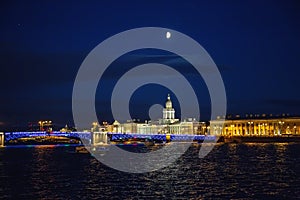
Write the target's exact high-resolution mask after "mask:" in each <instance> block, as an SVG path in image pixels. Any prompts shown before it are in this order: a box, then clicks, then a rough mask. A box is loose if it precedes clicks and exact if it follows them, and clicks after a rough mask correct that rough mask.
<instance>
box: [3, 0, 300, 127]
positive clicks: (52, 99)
mask: <svg viewBox="0 0 300 200" xmlns="http://www.w3.org/2000/svg"><path fill="white" fill-rule="evenodd" d="M84 2H85V1H78V2H77V3H76V1H43V2H41V1H6V2H5V1H1V6H0V27H1V31H0V36H1V37H0V56H1V57H0V58H1V59H0V64H1V67H0V74H1V79H0V90H1V93H0V95H1V99H0V128H1V129H6V128H8V127H17V126H25V125H26V124H27V123H28V122H30V121H34V122H37V121H38V120H40V119H45V120H48V119H50V120H52V121H54V123H55V125H56V126H57V127H60V126H64V125H65V124H66V123H68V124H72V123H73V118H72V89H73V83H74V80H75V77H76V74H77V71H78V69H79V67H80V65H81V63H82V62H83V60H84V58H85V57H86V56H87V55H88V53H89V52H90V51H91V50H92V49H93V48H94V47H95V46H97V45H98V44H99V43H100V42H102V41H104V40H105V39H106V38H108V37H110V36H112V35H114V34H117V33H119V32H122V31H125V30H128V29H132V28H138V27H149V26H154V27H164V28H170V29H174V30H177V31H180V32H182V33H184V34H187V35H188V36H190V37H192V38H193V39H195V40H196V41H197V42H198V43H200V44H201V45H202V46H203V47H204V48H205V49H206V51H207V52H208V53H209V54H210V56H211V57H212V58H213V60H214V61H215V63H216V65H217V66H218V68H219V70H220V73H221V75H222V77H223V80H224V84H225V88H226V93H227V113H232V114H238V113H239V114H247V113H253V114H256V113H257V114H262V113H273V114H279V113H290V114H291V115H298V114H300V106H299V105H300V92H299V86H300V84H299V81H300V64H299V63H300V62H299V59H300V3H299V1H297V0H295V1H207V2H204V1H199V2H198V1H90V2H89V3H88V4H87V3H84ZM175 61H177V62H175ZM145 62H160V63H166V64H169V65H171V66H174V67H175V68H176V66H177V67H178V66H181V67H183V68H184V67H185V66H187V65H188V64H187V63H183V62H182V61H180V59H177V58H176V55H169V54H168V52H161V51H153V50H148V51H147V50H140V51H137V52H132V53H130V54H129V55H127V56H124V57H122V58H120V59H118V60H117V61H116V62H115V63H114V66H111V71H108V72H107V77H108V79H109V80H108V81H107V87H106V89H107V91H100V90H99V91H98V90H97V95H96V102H97V104H96V109H97V114H98V117H99V120H100V121H102V120H108V121H111V120H112V116H111V112H110V94H111V91H109V90H111V89H112V88H113V85H114V83H115V82H116V81H117V79H118V78H119V77H120V76H121V74H120V71H121V72H122V70H123V72H126V69H127V68H126V67H128V66H131V67H132V66H134V65H137V64H141V63H145ZM114 69H115V70H114ZM116 69H122V70H120V71H119V72H118V73H116ZM187 76H189V78H190V80H191V82H193V81H194V83H195V82H197V80H195V79H197V78H195V79H194V80H193V77H194V76H193V74H191V72H190V71H189V72H188V75H187ZM195 89H196V91H197V97H198V98H199V99H201V100H200V102H201V105H200V107H201V119H203V120H205V119H207V118H208V116H209V114H210V101H209V96H208V94H207V89H206V88H205V85H204V84H203V83H201V81H200V82H199V84H198V85H197V84H196V86H195ZM168 92H170V91H168V89H167V88H163V87H161V86H158V85H152V86H151V85H148V86H144V87H142V88H140V89H139V90H138V91H136V93H135V94H134V95H133V97H132V102H131V104H130V109H131V114H132V116H133V117H134V118H140V119H146V118H148V113H147V110H148V109H149V106H151V105H152V104H155V103H159V104H163V103H164V102H165V99H166V95H167V93H168ZM149 94H152V95H151V98H150V96H149ZM153 94H155V95H153ZM153 96H154V97H153ZM174 104H175V108H178V102H177V100H176V98H175V97H174ZM179 114H180V113H178V114H177V116H178V115H179Z"/></svg>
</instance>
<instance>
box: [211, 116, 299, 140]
mask: <svg viewBox="0 0 300 200" xmlns="http://www.w3.org/2000/svg"><path fill="white" fill-rule="evenodd" d="M222 122H224V124H222ZM209 129H210V134H211V135H219V136H280V135H300V118H296V117H287V118H276V119H275V118H273V119H233V120H225V121H222V120H220V119H217V120H212V121H210V127H209Z"/></svg>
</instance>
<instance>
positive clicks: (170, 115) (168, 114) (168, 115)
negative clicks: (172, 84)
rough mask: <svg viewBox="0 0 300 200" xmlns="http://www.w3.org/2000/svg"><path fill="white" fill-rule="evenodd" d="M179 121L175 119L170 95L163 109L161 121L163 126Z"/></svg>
mask: <svg viewBox="0 0 300 200" xmlns="http://www.w3.org/2000/svg"><path fill="white" fill-rule="evenodd" d="M178 121H179V119H175V110H174V108H173V106H172V101H171V97H170V94H168V97H167V101H166V107H165V108H164V109H163V118H162V119H161V120H160V123H161V124H172V123H175V122H178Z"/></svg>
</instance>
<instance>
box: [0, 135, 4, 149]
mask: <svg viewBox="0 0 300 200" xmlns="http://www.w3.org/2000/svg"><path fill="white" fill-rule="evenodd" d="M0 147H4V133H3V132H0Z"/></svg>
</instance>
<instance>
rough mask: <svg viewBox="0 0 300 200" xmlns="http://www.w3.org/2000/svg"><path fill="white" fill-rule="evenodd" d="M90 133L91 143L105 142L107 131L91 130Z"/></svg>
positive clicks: (106, 140)
mask: <svg viewBox="0 0 300 200" xmlns="http://www.w3.org/2000/svg"><path fill="white" fill-rule="evenodd" d="M91 134H92V145H97V144H107V142H108V137H107V132H91Z"/></svg>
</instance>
